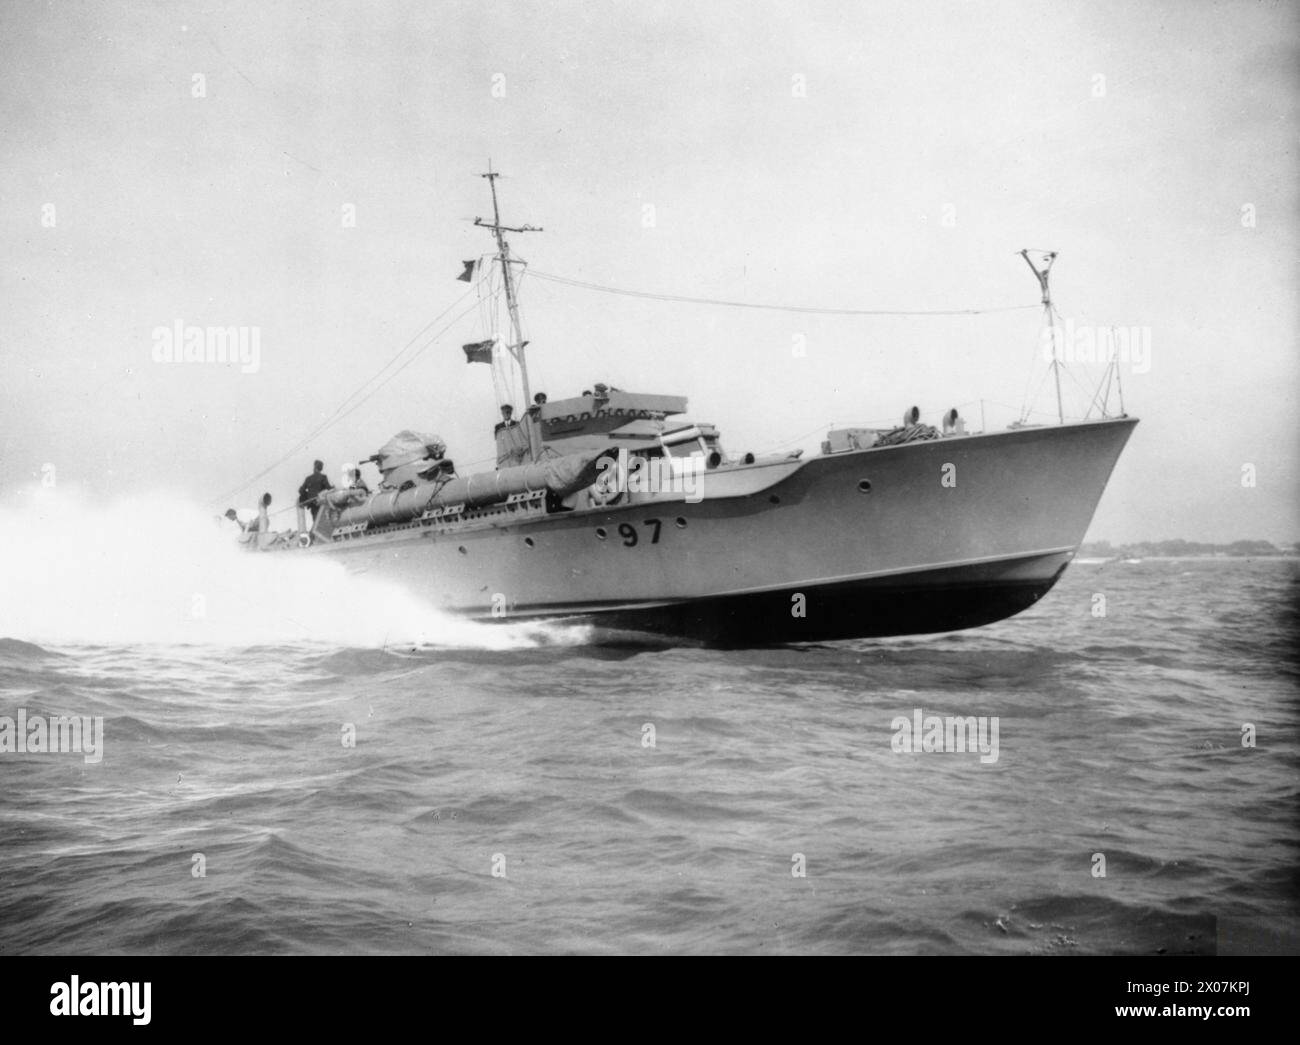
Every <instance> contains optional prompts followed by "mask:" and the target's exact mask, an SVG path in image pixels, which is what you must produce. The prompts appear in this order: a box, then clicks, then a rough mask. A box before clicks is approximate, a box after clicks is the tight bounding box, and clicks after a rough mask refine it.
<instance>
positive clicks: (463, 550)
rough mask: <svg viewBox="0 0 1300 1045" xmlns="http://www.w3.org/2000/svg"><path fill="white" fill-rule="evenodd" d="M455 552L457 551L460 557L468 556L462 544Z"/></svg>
mask: <svg viewBox="0 0 1300 1045" xmlns="http://www.w3.org/2000/svg"><path fill="white" fill-rule="evenodd" d="M456 550H457V551H458V552H460V553H461V555H468V554H469V552H467V551H466V550H465V546H464V545H463V544H462V545H461V546H460V547H459V548H457V549H456Z"/></svg>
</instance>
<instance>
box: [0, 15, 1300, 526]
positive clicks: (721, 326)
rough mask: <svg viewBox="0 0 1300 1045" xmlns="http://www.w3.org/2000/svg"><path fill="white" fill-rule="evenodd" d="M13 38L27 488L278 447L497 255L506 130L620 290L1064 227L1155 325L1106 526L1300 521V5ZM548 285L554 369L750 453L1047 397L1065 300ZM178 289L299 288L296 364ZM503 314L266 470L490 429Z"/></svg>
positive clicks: (995, 282) (519, 210)
mask: <svg viewBox="0 0 1300 1045" xmlns="http://www.w3.org/2000/svg"><path fill="white" fill-rule="evenodd" d="M0 40H2V41H3V43H2V44H0V47H3V62H0V121H3V129H4V138H3V156H2V162H0V222H3V227H2V232H3V243H4V252H5V263H4V265H3V271H2V273H0V279H2V280H3V286H2V294H0V302H2V307H0V351H2V352H3V357H2V359H3V369H2V370H0V389H3V400H2V401H0V405H2V412H0V461H3V463H4V465H5V467H4V470H3V473H2V474H0V494H2V493H4V492H12V491H13V490H14V489H15V488H16V487H19V486H21V485H24V484H29V483H32V482H33V481H35V480H36V479H38V478H39V476H40V475H41V472H42V468H43V466H45V465H47V464H53V465H54V466H55V468H56V470H57V476H58V481H59V482H60V483H65V482H66V483H71V484H74V485H80V486H85V487H88V488H89V489H91V490H92V491H95V492H98V493H101V494H104V495H112V494H114V493H122V492H132V491H138V490H146V489H152V488H155V487H163V488H167V489H170V490H174V491H178V492H181V493H184V494H186V495H187V496H191V497H193V498H194V499H196V500H208V499H211V498H213V497H219V496H221V495H222V494H223V493H224V492H225V491H227V490H228V489H229V488H231V487H235V486H237V485H238V484H239V483H240V482H242V481H243V480H245V479H247V478H248V477H250V476H252V475H254V474H255V473H257V472H260V471H261V470H262V469H263V468H265V467H267V466H268V465H270V464H271V463H272V462H274V461H275V460H276V459H278V458H279V457H281V456H282V455H283V454H284V453H285V452H286V451H288V450H289V449H291V448H292V447H293V446H295V444H297V443H298V442H300V441H301V440H302V439H303V437H304V436H306V435H307V434H308V433H309V432H311V431H312V430H313V429H314V428H316V427H317V426H319V425H320V423H321V422H322V421H324V420H325V419H326V418H328V417H329V416H330V415H331V414H333V413H334V412H335V410H336V408H337V407H338V406H339V405H340V404H341V403H343V402H344V401H345V400H346V399H347V397H348V396H349V395H351V394H352V393H353V392H354V391H355V390H357V389H358V387H360V386H362V385H363V384H364V383H365V382H366V381H367V380H368V379H369V378H370V377H371V376H372V375H373V374H374V373H375V372H376V371H377V370H379V369H380V367H382V366H383V365H384V364H385V363H386V362H387V361H388V360H389V359H390V357H392V356H393V355H394V354H395V353H397V352H398V351H399V350H400V349H401V348H402V347H403V345H405V344H406V343H407V341H408V339H409V338H411V336H412V335H414V334H415V333H416V332H417V331H419V330H421V328H423V327H424V326H425V325H426V324H427V323H428V322H429V321H430V320H431V319H433V318H434V317H436V316H438V315H439V314H440V313H442V312H444V310H446V309H448V307H449V306H452V305H453V304H454V303H455V302H456V301H457V299H458V298H459V297H460V296H461V295H462V294H463V293H464V292H465V291H466V289H467V288H466V284H464V283H459V282H456V280H455V278H454V277H455V276H456V274H457V273H458V272H459V271H460V268H461V265H460V262H461V261H462V260H463V259H465V258H470V257H474V256H476V255H479V254H481V253H484V252H486V251H488V250H489V249H490V247H491V244H490V241H489V240H488V237H487V236H486V234H485V233H484V232H483V231H482V230H480V229H477V228H475V227H474V226H473V225H472V224H471V222H472V219H473V218H474V217H475V216H478V215H489V214H490V201H489V198H488V196H487V191H486V190H487V185H486V183H485V182H484V181H483V180H482V179H479V178H476V177H474V175H475V174H476V173H477V172H480V171H482V170H484V169H486V163H487V160H488V158H489V157H491V159H492V162H493V164H494V166H495V167H496V168H497V169H499V170H501V171H504V172H505V175H506V177H504V178H503V179H502V180H501V182H500V183H499V186H500V191H501V194H502V203H503V208H504V217H505V218H506V219H507V222H508V223H523V222H528V223H531V224H533V225H540V226H544V228H545V232H542V233H538V234H530V235H528V236H526V237H515V242H514V247H515V249H516V250H517V252H518V253H520V254H521V255H523V256H524V257H525V258H526V259H527V260H528V261H529V263H530V264H531V266H532V268H533V269H534V270H537V271H540V272H544V273H550V274H556V275H561V276H565V277H568V278H573V279H580V280H587V281H592V282H597V283H601V284H606V285H611V286H615V287H625V288H630V289H637V290H644V291H651V292H656V293H666V294H679V295H688V296H698V297H711V298H723V299H729V300H742V301H747V302H766V303H782V304H795V305H810V306H822V307H827V308H860V309H900V310H925V309H950V308H980V307H990V308H1000V307H1005V306H1012V305H1033V304H1035V303H1036V302H1037V300H1038V288H1037V286H1036V285H1035V283H1034V280H1033V277H1032V275H1031V274H1030V273H1029V271H1028V270H1027V269H1026V268H1025V266H1024V263H1023V262H1022V261H1021V259H1020V258H1018V257H1016V255H1015V252H1016V251H1017V250H1019V249H1020V248H1022V247H1033V248H1049V249H1053V250H1056V251H1058V252H1059V253H1060V256H1059V259H1058V261H1057V263H1056V267H1055V269H1054V270H1053V276H1052V281H1053V288H1054V295H1055V299H1056V302H1057V305H1058V308H1059V309H1060V311H1061V312H1062V314H1063V315H1065V316H1066V317H1069V318H1071V319H1072V320H1073V321H1074V323H1075V324H1077V325H1079V326H1093V327H1099V328H1100V327H1109V326H1112V325H1115V326H1121V327H1138V328H1147V329H1148V330H1149V338H1150V358H1149V359H1146V360H1136V361H1133V362H1131V363H1130V364H1129V365H1126V366H1123V367H1122V368H1121V376H1122V380H1123V388H1124V398H1125V405H1126V407H1127V409H1128V411H1129V413H1131V414H1135V415H1137V416H1139V417H1140V418H1141V419H1142V424H1141V425H1139V427H1138V429H1137V432H1136V434H1135V436H1134V438H1133V440H1132V441H1131V442H1130V444H1129V447H1128V449H1127V451H1126V453H1125V455H1124V457H1123V459H1122V460H1121V462H1120V465H1119V467H1118V469H1117V471H1116V473H1115V476H1114V478H1113V479H1112V481H1111V484H1110V487H1109V488H1108V491H1107V493H1106V495H1105V497H1104V499H1103V501H1102V506H1101V509H1100V511H1099V513H1098V516H1097V518H1096V520H1095V522H1094V524H1093V527H1092V529H1091V531H1090V534H1089V536H1090V537H1091V538H1093V539H1110V540H1139V539H1160V538H1168V537H1179V536H1181V537H1187V538H1190V539H1199V540H1213V541H1230V540H1234V539H1237V538H1253V537H1263V538H1266V539H1270V540H1274V541H1279V542H1281V541H1287V542H1290V541H1294V540H1297V539H1298V538H1300V509H1298V505H1297V487H1298V483H1300V461H1298V457H1300V438H1298V437H1297V434H1296V427H1297V418H1296V399H1297V391H1298V390H1300V388H1298V385H1300V381H1298V379H1300V375H1298V373H1297V370H1298V367H1297V361H1296V354H1297V337H1296V334H1297V329H1296V328H1297V307H1296V290H1295V288H1296V278H1297V271H1296V267H1297V256H1298V251H1297V247H1298V243H1297V238H1298V237H1297V229H1298V228H1300V225H1298V223H1297V217H1298V214H1297V210H1298V208H1297V193H1296V179H1295V171H1296V160H1297V157H1296V137H1297V127H1296V98H1297V97H1298V96H1300V95H1298V93H1297V86H1298V84H1297V79H1298V77H1297V68H1298V60H1297V15H1296V6H1295V5H1294V4H1289V3H1253V2H1250V3H1247V2H1234V3H1210V2H1196V0H1172V2H1163V3H1162V2H1148V0H1143V2H1133V0H1126V2H1120V3H1113V4H1112V3H1097V2H1089V3H1060V2H1046V3H1044V2H1023V3H1010V2H1009V3H958V2H947V3H917V2H908V3H899V4H896V5H895V4H866V3H858V2H848V0H844V2H837V3H797V4H795V3H791V4H781V3H744V4H741V3H725V2H724V3H717V2H715V3H709V4H701V3H676V2H675V3H662V4H655V3H646V2H635V3H615V4H595V3H591V2H589V0H588V2H575V3H546V4H528V5H525V4H521V3H494V2H489V0H473V2H470V3H465V4H452V3H437V4H433V3H411V4H399V3H387V2H376V3H346V4H345V3H328V2H325V3H322V2H313V3H302V4H296V5H290V4H287V3H275V2H266V0H256V2H252V3H247V4H245V3H205V4H186V3H175V4H146V3H142V2H138V0H137V2H127V3H116V2H115V3H111V4H106V3H86V4H52V5H49V6H45V5H38V4H35V3H26V4H8V5H5V7H4V8H3V11H0ZM349 208H351V209H349ZM349 215H354V216H355V221H354V222H350V221H349V220H348V218H349ZM521 297H522V301H523V307H524V314H525V325H526V328H527V336H528V337H529V338H530V339H531V341H532V345H531V347H530V362H531V369H532V374H533V387H534V389H539V388H540V389H544V390H545V391H547V392H548V393H549V394H550V396H551V397H552V398H558V397H561V396H564V395H571V394H576V393H577V392H579V391H581V389H582V388H583V387H589V386H590V385H591V383H592V382H594V381H598V380H605V381H607V382H610V383H613V384H615V385H618V386H620V387H622V388H627V389H635V390H641V391H647V392H665V393H681V394H686V395H688V396H690V399H691V414H692V416H694V417H696V418H698V419H700V420H706V421H711V422H713V423H715V424H717V425H718V426H719V427H720V428H721V429H722V433H723V440H724V443H725V444H726V445H727V447H728V448H729V449H731V450H732V451H744V450H755V451H760V452H761V451H764V450H770V449H773V448H777V447H781V448H785V447H793V446H806V447H808V448H809V450H810V451H813V452H815V450H816V448H817V446H818V444H819V442H820V440H821V438H822V437H823V435H824V431H825V428H826V427H827V425H828V424H829V423H831V422H835V423H837V424H851V423H854V422H857V423H863V422H877V423H886V422H890V421H893V420H896V419H898V418H899V417H901V415H902V413H903V411H904V409H905V408H906V407H908V406H910V405H911V404H912V403H917V404H918V405H920V406H921V408H922V410H923V412H924V413H925V415H926V418H927V419H928V420H931V421H933V422H936V423H937V420H938V417H939V415H940V414H941V413H942V412H943V411H944V410H945V409H947V408H948V407H950V406H953V405H957V406H959V408H961V409H962V412H963V413H965V414H966V415H967V416H968V417H970V418H971V419H972V421H973V422H974V423H975V424H976V425H977V426H978V423H979V416H980V411H981V405H980V400H981V399H983V400H985V403H984V405H983V410H984V413H985V415H986V419H987V422H988V424H989V425H990V427H992V426H995V425H996V426H1004V425H1005V424H1007V423H1008V422H1010V421H1011V420H1014V419H1015V417H1016V415H1017V412H1018V410H1019V408H1020V406H1021V403H1022V401H1023V399H1024V397H1025V394H1026V388H1027V387H1028V388H1029V389H1030V391H1031V392H1032V390H1033V388H1034V387H1036V386H1037V385H1038V384H1039V382H1040V380H1041V379H1042V377H1043V376H1044V369H1043V368H1044V365H1045V364H1044V361H1043V358H1042V355H1041V351H1040V341H1039V327H1040V317H1039V315H1038V314H1037V313H1036V312H1035V311H1033V310H1032V309H1031V310H1028V311H1018V312H998V313H993V314H990V315H979V316H961V317H945V318H935V317H921V316H914V317H905V318H881V317H839V316H817V315H807V314H797V313H781V312H763V311H749V310H741V309H727V308H721V307H715V306H701V305H693V304H682V303H668V302H659V301H646V300H636V299H631V298H625V297H617V296H612V295H607V294H599V293H594V292H592V291H589V290H584V289H578V288H573V287H568V286H563V285H558V284H555V283H549V282H543V281H541V280H539V279H536V278H533V277H532V276H529V277H526V278H525V280H524V282H523V287H522V294H521ZM464 307H465V303H462V305H460V306H457V307H456V308H455V309H453V311H452V312H451V313H449V315H448V318H450V317H451V316H453V315H455V314H456V313H457V312H459V311H460V310H461V309H462V308H464ZM178 321H180V322H182V323H184V324H193V325H199V326H242V327H249V328H257V329H258V332H259V338H260V359H259V361H258V362H259V366H258V368H257V369H256V372H252V373H244V372H243V370H244V369H246V368H241V367H239V366H221V365H216V364H201V363H180V364H168V363H158V362H156V361H155V360H154V358H153V354H154V348H155V339H154V331H155V329H156V328H159V327H172V326H173V324H175V323H176V322H178ZM436 329H438V328H437V327H434V328H431V332H432V330H436ZM483 336H484V331H483V327H482V324H481V319H480V316H479V314H478V312H477V311H476V310H473V309H471V310H470V313H469V314H468V315H466V316H465V317H464V319H463V320H461V321H459V322H458V323H456V324H454V325H453V326H452V327H451V328H450V329H448V330H447V331H446V333H445V335H444V336H442V337H441V338H440V339H439V340H438V341H437V343H435V344H433V345H432V346H431V347H429V348H428V349H427V350H426V351H424V352H423V353H422V354H420V355H419V356H418V358H416V359H415V361H414V362H412V363H411V364H410V365H409V366H407V367H406V368H405V369H404V370H403V371H402V372H401V373H400V375H399V376H398V377H397V378H395V379H394V380H393V381H392V382H390V383H389V384H388V385H387V386H385V387H384V389H383V390H382V391H381V392H379V393H378V394H376V395H375V396H373V397H372V398H370V399H369V400H367V401H366V402H365V403H363V404H362V405H361V406H359V407H358V408H357V409H356V410H355V411H354V412H352V413H351V414H349V415H348V416H347V417H346V418H345V419H344V420H343V421H341V422H340V423H338V424H336V425H334V426H333V427H331V428H329V429H328V430H327V431H326V432H324V433H323V434H322V435H321V436H319V437H318V438H316V439H314V440H313V441H311V442H310V444H309V445H308V446H306V447H305V448H304V449H303V450H302V451H301V452H299V453H297V454H295V455H294V456H293V457H292V458H291V459H290V460H289V461H287V462H286V463H285V464H283V465H282V466H279V467H277V468H275V469H273V470H272V471H271V473H270V474H269V475H267V476H266V477H265V478H264V479H259V480H258V481H257V482H256V484H255V487H250V488H248V489H246V490H244V491H243V492H242V493H240V494H239V495H237V496H234V497H231V498H229V503H231V504H235V505H237V506H243V505H246V504H252V503H253V501H254V497H255V495H256V494H257V493H260V492H261V490H263V489H266V490H269V491H271V492H272V494H273V495H274V496H275V499H276V504H277V506H280V505H284V504H287V503H289V501H290V499H291V498H292V495H293V491H294V490H295V489H296V487H297V485H298V482H299V481H300V480H301V479H302V478H303V476H304V475H305V474H306V473H307V471H309V470H310V463H311V460H312V458H313V457H321V458H323V459H324V460H325V461H326V462H327V464H328V466H329V469H330V471H331V472H332V473H336V472H337V470H338V466H339V464H340V463H341V462H343V461H345V460H355V459H357V458H358V457H364V456H366V455H368V454H370V453H372V452H373V451H374V450H376V449H378V447H379V446H380V445H381V444H382V443H383V442H385V441H386V440H387V438H388V437H389V436H390V435H391V434H393V432H395V431H396V430H398V429H400V428H404V427H415V428H419V429H424V430H428V431H432V432H436V433H439V434H441V435H442V436H443V437H444V439H445V440H446V441H447V443H448V444H449V447H450V455H451V456H452V457H453V458H454V459H456V460H457V461H458V462H460V463H462V465H467V464H469V463H470V462H473V461H481V460H483V459H484V458H489V457H490V456H491V454H492V435H491V433H492V423H493V421H494V420H495V415H496V408H495V402H494V398H493V390H492V383H491V380H490V372H489V370H488V368H486V367H484V366H481V365H472V366H471V365H467V364H466V363H465V361H464V356H463V354H462V353H461V351H460V347H459V346H460V345H461V343H462V342H466V341H471V340H477V339H478V338H480V337H483ZM797 349H801V350H802V353H803V354H802V355H799V354H796V350H797ZM409 357H410V354H409V353H408V355H407V356H403V357H401V361H405V360H406V359H407V358H409ZM1101 370H1102V368H1101V367H1100V366H1097V365H1091V366H1089V365H1086V364H1084V365H1079V366H1076V367H1072V368H1071V373H1070V375H1069V376H1067V378H1066V379H1065V391H1066V412H1067V414H1073V415H1076V416H1078V415H1080V414H1081V413H1082V410H1083V405H1084V401H1085V400H1086V396H1084V395H1082V394H1081V393H1080V389H1081V388H1087V389H1088V390H1089V391H1091V389H1092V388H1093V387H1094V386H1095V384H1096V382H1097V381H1098V379H1099V378H1100V376H1101ZM390 372H391V371H390ZM367 387H369V386H367ZM353 402H355V400H354V401H353ZM1035 405H1036V407H1037V409H1038V410H1039V411H1040V413H1039V414H1037V415H1035V417H1034V419H1035V420H1040V421H1048V420H1051V419H1053V418H1054V416H1055V405H1054V401H1053V399H1052V397H1051V385H1050V382H1048V383H1046V384H1044V385H1043V386H1042V391H1041V393H1040V394H1039V396H1038V398H1037V400H1036V403H1035ZM1245 465H1253V466H1254V471H1255V477H1256V483H1255V485H1254V486H1253V487H1250V486H1244V485H1243V482H1242V476H1243V466H1245ZM219 507H225V504H221V505H219Z"/></svg>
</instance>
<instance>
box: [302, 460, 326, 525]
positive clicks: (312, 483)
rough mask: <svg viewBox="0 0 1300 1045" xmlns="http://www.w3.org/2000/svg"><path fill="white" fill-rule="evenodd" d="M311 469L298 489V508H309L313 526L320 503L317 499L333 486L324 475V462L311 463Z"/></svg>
mask: <svg viewBox="0 0 1300 1045" xmlns="http://www.w3.org/2000/svg"><path fill="white" fill-rule="evenodd" d="M312 468H313V469H314V471H313V472H312V473H311V475H309V476H307V478H306V479H304V480H303V481H302V485H301V486H300V487H298V507H300V508H305V507H310V508H311V521H312V524H313V525H314V524H315V522H316V516H317V515H318V514H319V513H320V502H319V501H318V500H317V498H318V497H319V496H320V495H321V494H323V493H324V492H325V491H326V490H332V489H334V484H333V483H331V482H330V481H329V479H328V478H327V477H326V475H325V464H324V462H322V461H314V462H312Z"/></svg>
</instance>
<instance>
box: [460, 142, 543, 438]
mask: <svg viewBox="0 0 1300 1045" xmlns="http://www.w3.org/2000/svg"><path fill="white" fill-rule="evenodd" d="M479 177H480V178H487V180H488V185H490V186H491V187H492V221H491V223H488V222H486V221H484V220H483V219H482V218H475V219H474V224H475V225H479V226H481V227H483V228H485V229H491V230H492V233H493V235H494V236H495V237H496V241H497V260H498V261H500V262H501V274H502V276H503V278H504V279H505V284H506V308H507V309H508V310H509V312H510V333H511V337H512V338H513V341H512V343H511V344H509V345H507V346H506V347H507V348H508V349H509V350H510V354H511V355H512V356H514V357H515V361H516V362H517V363H518V364H519V376H520V379H521V380H522V381H523V386H524V406H523V411H521V416H526V412H527V410H528V408H529V406H531V405H532V402H533V393H532V389H531V388H530V387H529V385H528V359H527V356H526V355H525V348H526V346H527V344H528V343H527V342H526V341H525V340H524V335H523V329H522V328H521V327H520V325H519V301H518V298H517V297H516V296H515V280H514V273H513V272H511V270H510V266H511V265H512V264H514V261H513V260H512V259H511V257H510V244H509V243H507V242H506V237H505V233H507V232H541V231H542V230H541V229H540V228H535V227H534V226H532V225H520V226H519V227H518V228H512V227H510V226H508V225H502V224H501V210H500V208H499V207H498V206H497V178H499V177H501V174H500V172H499V171H494V170H493V169H492V161H491V160H488V169H487V173H486V174H480V175H479ZM535 427H536V426H535V425H533V424H531V423H530V424H529V425H528V447H529V452H530V456H531V457H532V459H533V460H534V461H535V460H537V453H538V450H537V439H536V434H535V433H534V431H533V429H534V428H535Z"/></svg>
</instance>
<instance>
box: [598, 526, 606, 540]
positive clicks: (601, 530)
mask: <svg viewBox="0 0 1300 1045" xmlns="http://www.w3.org/2000/svg"><path fill="white" fill-rule="evenodd" d="M596 536H597V537H599V538H600V539H601V540H602V541H603V540H604V539H605V538H606V537H608V536H609V534H607V533H606V532H605V527H603V526H597V527H596Z"/></svg>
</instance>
